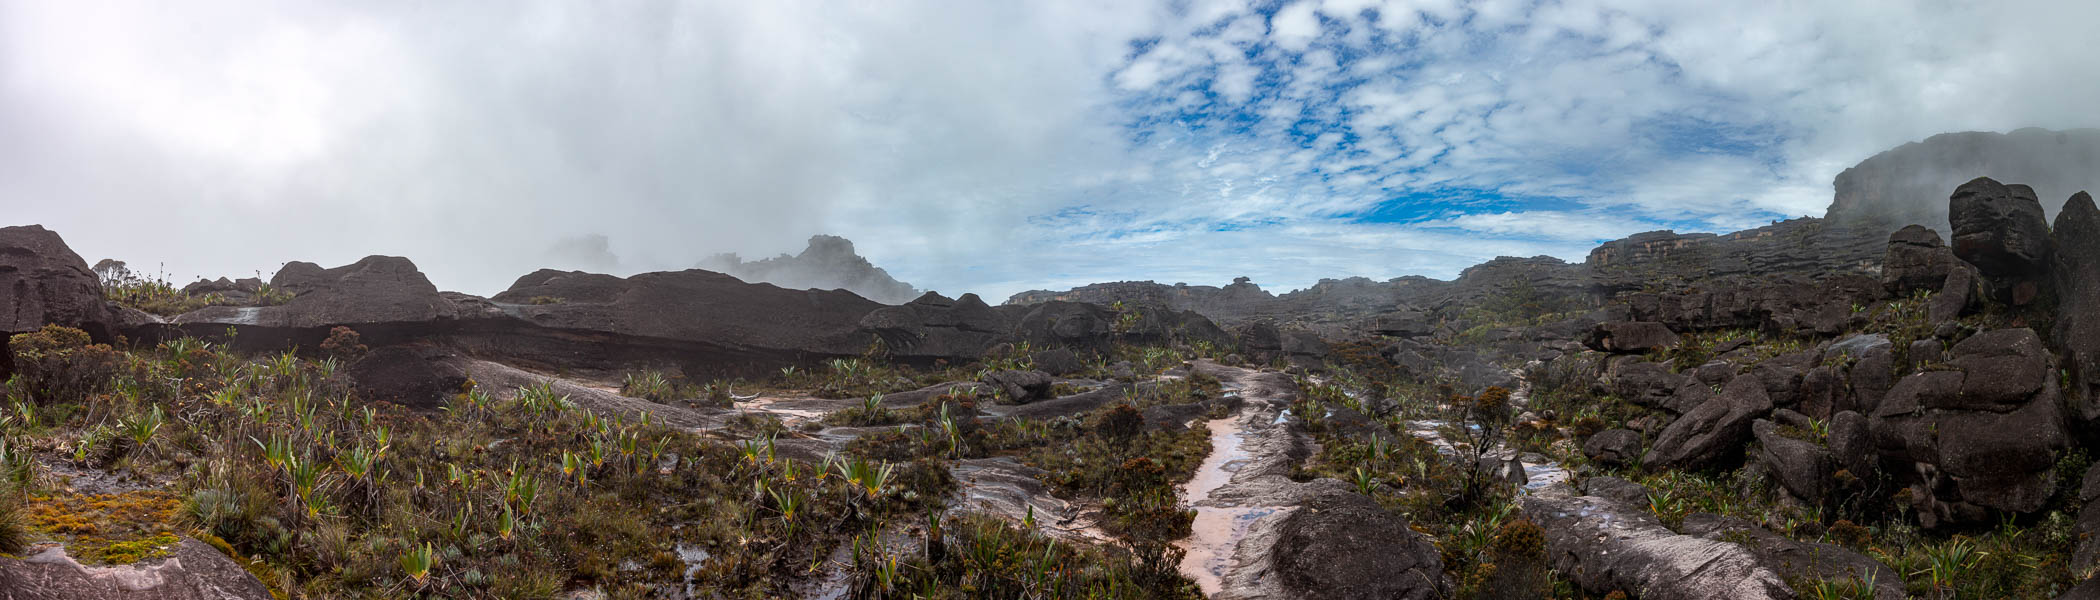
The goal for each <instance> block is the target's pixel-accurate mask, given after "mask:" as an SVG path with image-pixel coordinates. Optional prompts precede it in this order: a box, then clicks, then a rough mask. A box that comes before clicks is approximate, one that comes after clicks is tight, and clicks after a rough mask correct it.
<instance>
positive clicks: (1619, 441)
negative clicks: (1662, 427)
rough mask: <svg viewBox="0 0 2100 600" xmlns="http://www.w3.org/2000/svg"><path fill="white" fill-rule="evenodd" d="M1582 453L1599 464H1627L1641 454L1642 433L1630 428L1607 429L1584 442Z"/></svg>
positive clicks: (1631, 462)
mask: <svg viewBox="0 0 2100 600" xmlns="http://www.w3.org/2000/svg"><path fill="white" fill-rule="evenodd" d="M1582 455H1583V456H1587V457H1589V459H1590V460H1592V461H1595V462H1597V463H1598V464H1603V465H1609V466H1626V465H1631V464H1633V461H1634V459H1636V458H1639V457H1640V455H1641V434H1640V433H1639V432H1636V431H1633V430H1629V429H1606V430H1604V431H1599V432H1597V434H1596V435H1592V436H1590V439H1589V441H1586V442H1583V443H1582Z"/></svg>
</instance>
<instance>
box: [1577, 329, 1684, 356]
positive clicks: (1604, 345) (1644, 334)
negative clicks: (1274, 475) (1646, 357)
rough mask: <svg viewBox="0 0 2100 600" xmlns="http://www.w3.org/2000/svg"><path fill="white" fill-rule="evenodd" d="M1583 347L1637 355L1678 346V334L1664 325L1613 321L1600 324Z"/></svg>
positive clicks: (1586, 339) (1585, 339) (1584, 342)
mask: <svg viewBox="0 0 2100 600" xmlns="http://www.w3.org/2000/svg"><path fill="white" fill-rule="evenodd" d="M1582 345H1584V346H1588V347H1589V348H1590V349H1591V350H1596V351H1598V352H1613V353H1626V354H1635V353H1641V352H1649V351H1653V350H1662V349H1665V348H1669V347H1671V346H1675V345H1677V334H1676V333H1675V332H1672V331H1670V328H1669V326H1666V325H1663V324H1662V323H1655V322H1646V321H1612V322H1606V323H1598V324H1597V327H1596V328H1595V329H1592V330H1590V334H1589V336H1588V337H1586V338H1584V339H1583V340H1582Z"/></svg>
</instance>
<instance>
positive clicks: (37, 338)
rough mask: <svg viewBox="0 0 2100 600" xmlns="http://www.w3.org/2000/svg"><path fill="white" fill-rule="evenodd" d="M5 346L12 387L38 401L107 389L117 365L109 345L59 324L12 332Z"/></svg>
mask: <svg viewBox="0 0 2100 600" xmlns="http://www.w3.org/2000/svg"><path fill="white" fill-rule="evenodd" d="M7 346H8V350H9V351H10V352H12V353H13V356H14V364H15V367H14V368H15V377H14V379H12V380H11V381H10V385H11V386H12V387H14V388H16V389H15V390H13V391H15V392H18V393H21V394H22V395H25V396H27V397H28V398H30V399H31V400H33V401H35V402H37V403H39V404H48V403H52V402H61V401H63V402H79V401H82V400H85V399H87V396H88V395H90V394H94V393H96V392H100V391H102V390H104V389H107V388H108V387H109V384H110V380H111V378H112V376H114V375H115V374H116V373H117V369H118V366H119V361H118V357H117V353H116V351H115V350H113V349H111V348H110V347H109V345H107V344H96V343H93V340H91V339H90V338H89V337H88V333H87V332H85V331H81V330H79V329H74V328H71V327H64V326H60V325H45V326H44V327H43V329H39V330H37V331H34V332H30V333H20V334H15V335H14V336H13V337H10V338H8V342H7Z"/></svg>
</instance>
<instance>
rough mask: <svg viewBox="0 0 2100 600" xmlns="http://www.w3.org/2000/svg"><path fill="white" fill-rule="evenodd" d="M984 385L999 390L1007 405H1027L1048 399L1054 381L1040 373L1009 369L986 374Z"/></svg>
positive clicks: (1047, 375) (1045, 374)
mask: <svg viewBox="0 0 2100 600" xmlns="http://www.w3.org/2000/svg"><path fill="white" fill-rule="evenodd" d="M984 383H985V384H986V385H990V386H992V387H993V388H995V389H997V390H999V393H1000V394H1002V395H1003V396H1004V400H1005V401H1006V402H1008V403H1012V404H1027V403H1030V402H1034V401H1037V400H1047V399H1049V398H1050V387H1051V384H1053V383H1056V380H1055V379H1052V378H1051V377H1050V375H1049V374H1047V373H1044V372H1042V371H1024V370H1019V369H1009V370H1004V371H993V372H991V373H986V374H985V376H984Z"/></svg>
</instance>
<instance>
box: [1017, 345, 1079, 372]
mask: <svg viewBox="0 0 2100 600" xmlns="http://www.w3.org/2000/svg"><path fill="white" fill-rule="evenodd" d="M1028 362H1029V363H1031V364H1033V365H1035V369H1036V370H1038V371H1042V372H1044V373H1049V374H1051V375H1072V374H1075V373H1078V372H1080V371H1084V370H1086V361H1082V360H1080V359H1079V355H1078V354H1074V353H1072V351H1071V350H1066V349H1064V348H1051V349H1049V350H1044V351H1041V352H1037V353H1035V354H1031V355H1029V356H1028Z"/></svg>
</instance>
